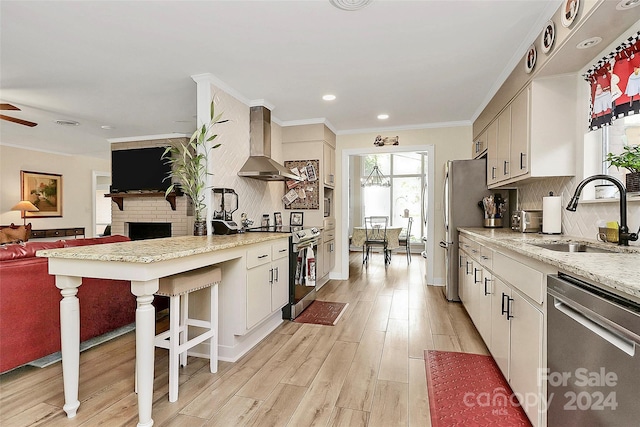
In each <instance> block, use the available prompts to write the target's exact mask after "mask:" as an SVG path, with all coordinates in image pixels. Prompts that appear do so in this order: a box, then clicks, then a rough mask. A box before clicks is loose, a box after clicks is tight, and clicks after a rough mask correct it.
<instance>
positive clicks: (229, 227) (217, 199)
mask: <svg viewBox="0 0 640 427" xmlns="http://www.w3.org/2000/svg"><path fill="white" fill-rule="evenodd" d="M211 191H213V201H212V205H213V219H212V220H211V226H212V227H213V234H236V233H237V232H238V230H240V226H239V225H238V224H237V223H236V222H235V221H234V220H233V217H232V216H233V213H234V212H235V211H237V210H238V194H237V193H236V192H235V190H233V189H232V188H214V189H212V190H211Z"/></svg>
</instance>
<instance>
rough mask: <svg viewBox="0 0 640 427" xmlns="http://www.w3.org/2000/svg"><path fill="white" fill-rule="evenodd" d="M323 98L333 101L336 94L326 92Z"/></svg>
mask: <svg viewBox="0 0 640 427" xmlns="http://www.w3.org/2000/svg"><path fill="white" fill-rule="evenodd" d="M322 99H324V100H325V101H333V100H334V99H336V96H335V95H331V94H326V95H324V96H323V97H322Z"/></svg>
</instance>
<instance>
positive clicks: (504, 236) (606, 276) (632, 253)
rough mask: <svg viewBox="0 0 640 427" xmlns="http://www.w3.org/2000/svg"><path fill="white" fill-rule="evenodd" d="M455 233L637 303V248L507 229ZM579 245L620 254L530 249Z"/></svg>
mask: <svg viewBox="0 0 640 427" xmlns="http://www.w3.org/2000/svg"><path fill="white" fill-rule="evenodd" d="M458 231H459V232H460V233H463V234H467V235H469V236H472V237H474V238H476V239H477V240H479V241H485V242H487V243H490V244H494V245H495V246H498V247H503V248H505V249H508V250H511V251H514V252H516V253H519V254H522V255H525V256H527V257H530V258H532V259H535V260H538V261H541V262H543V263H546V264H550V265H553V266H555V267H558V268H560V269H562V270H564V271H566V272H568V273H573V274H576V275H578V276H582V277H584V278H586V279H589V280H591V281H593V282H595V283H598V284H601V285H604V286H606V287H608V288H611V289H613V290H614V291H617V292H616V293H618V294H620V295H624V294H627V295H631V296H633V297H634V299H635V300H639V299H640V269H639V268H638V265H640V247H637V246H633V247H628V248H618V247H613V248H612V245H611V244H606V243H602V242H597V241H595V240H589V239H582V238H578V237H571V236H564V235H543V234H533V233H517V232H513V231H511V230H509V229H504V228H502V229H489V228H471V227H460V228H458ZM569 242H580V243H587V244H589V245H593V246H599V247H603V248H608V249H612V250H616V249H620V250H622V251H624V252H619V253H569V252H556V251H552V250H549V249H544V248H540V247H537V246H533V245H532V244H536V243H569Z"/></svg>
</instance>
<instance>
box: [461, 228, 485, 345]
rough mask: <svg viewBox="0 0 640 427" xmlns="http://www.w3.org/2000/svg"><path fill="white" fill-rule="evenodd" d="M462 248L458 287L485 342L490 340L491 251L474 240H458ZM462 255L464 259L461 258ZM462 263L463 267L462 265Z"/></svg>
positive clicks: (462, 299)
mask: <svg viewBox="0 0 640 427" xmlns="http://www.w3.org/2000/svg"><path fill="white" fill-rule="evenodd" d="M460 247H461V248H463V249H462V251H461V252H462V253H461V254H460V255H461V257H460V259H459V268H460V270H461V271H460V275H459V282H460V286H459V289H462V294H463V296H461V297H460V300H461V301H462V302H463V304H464V306H465V309H466V310H467V312H468V313H469V317H471V320H472V321H473V323H474V325H475V326H476V328H477V329H478V332H479V333H480V336H481V337H482V339H483V340H484V341H485V342H487V343H488V342H489V341H490V340H491V282H492V275H491V271H490V266H491V258H492V251H491V250H489V249H486V248H481V247H480V245H478V244H477V243H476V242H473V241H464V240H462V241H461V242H460ZM462 257H464V261H463V258H462ZM463 264H464V267H463Z"/></svg>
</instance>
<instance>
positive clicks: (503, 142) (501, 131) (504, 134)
mask: <svg viewBox="0 0 640 427" xmlns="http://www.w3.org/2000/svg"><path fill="white" fill-rule="evenodd" d="M497 121H498V154H497V158H498V164H497V166H498V168H497V169H498V170H497V172H496V174H497V179H496V182H503V181H505V180H507V179H509V178H511V168H510V165H509V159H510V156H511V106H508V107H507V108H506V109H505V110H504V111H503V112H502V113H501V114H500V115H499V116H498V119H497Z"/></svg>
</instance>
